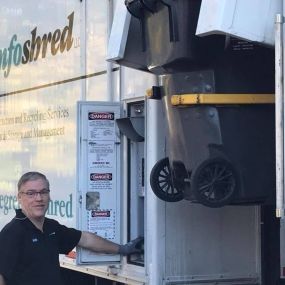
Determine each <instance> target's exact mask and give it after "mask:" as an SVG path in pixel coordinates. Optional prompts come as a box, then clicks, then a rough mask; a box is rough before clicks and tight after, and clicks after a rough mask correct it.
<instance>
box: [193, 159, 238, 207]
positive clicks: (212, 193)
mask: <svg viewBox="0 0 285 285" xmlns="http://www.w3.org/2000/svg"><path fill="white" fill-rule="evenodd" d="M237 184H238V177H237V174H236V171H235V169H234V168H233V166H232V164H231V163H230V162H229V161H228V160H226V159H224V158H212V159H207V160H205V161H204V162H202V163H201V164H200V165H199V166H198V167H197V169H196V170H194V171H193V173H192V179H191V190H192V191H193V193H194V196H195V198H196V200H197V202H199V203H201V204H203V205H205V206H208V207H212V208H217V207H222V206H225V205H227V204H229V203H230V202H231V201H232V199H233V197H234V196H235V194H236V191H237Z"/></svg>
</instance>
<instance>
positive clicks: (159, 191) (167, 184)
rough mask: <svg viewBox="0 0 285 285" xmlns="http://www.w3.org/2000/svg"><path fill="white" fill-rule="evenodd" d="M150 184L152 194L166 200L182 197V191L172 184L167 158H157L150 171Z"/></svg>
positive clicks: (176, 200) (180, 198) (175, 199)
mask: <svg viewBox="0 0 285 285" xmlns="http://www.w3.org/2000/svg"><path fill="white" fill-rule="evenodd" d="M150 186H151V188H152V191H153V192H154V194H155V195H156V196H157V197H158V198H160V199H161V200H163V201H166V202H178V201H181V200H182V199H183V198H184V194H183V191H182V190H181V189H179V188H177V187H175V186H174V185H173V181H172V175H171V172H170V165H169V160H168V158H167V157H166V158H163V159H161V160H159V161H158V162H157V163H156V164H155V165H154V166H153V168H152V170H151V173H150Z"/></svg>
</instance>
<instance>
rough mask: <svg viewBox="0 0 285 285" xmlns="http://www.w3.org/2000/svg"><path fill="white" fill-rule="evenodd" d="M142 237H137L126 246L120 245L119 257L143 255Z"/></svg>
mask: <svg viewBox="0 0 285 285" xmlns="http://www.w3.org/2000/svg"><path fill="white" fill-rule="evenodd" d="M143 241H144V238H143V237H138V238H136V239H134V240H132V241H130V242H128V243H126V244H123V245H120V247H119V254H121V255H130V254H134V253H143V247H142V245H143Z"/></svg>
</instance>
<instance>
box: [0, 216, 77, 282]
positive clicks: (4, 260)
mask: <svg viewBox="0 0 285 285" xmlns="http://www.w3.org/2000/svg"><path fill="white" fill-rule="evenodd" d="M80 237H81V231H78V230H76V229H73V228H68V227H66V226H63V225H61V224H59V223H58V222H57V221H55V220H52V219H48V218H45V221H44V226H43V232H41V231H40V230H39V229H37V228H36V227H35V226H34V225H33V223H32V222H31V221H30V220H29V219H28V218H27V217H26V216H25V215H24V214H23V213H22V211H21V210H16V216H15V218H14V219H13V220H12V221H11V222H10V223H8V224H7V225H6V226H5V227H4V228H3V229H2V231H1V232H0V273H1V274H2V275H3V276H4V278H5V280H6V283H7V285H62V283H61V277H60V265H59V260H58V258H59V254H60V253H62V254H67V253H68V252H69V251H71V250H72V249H73V248H74V247H75V246H76V245H77V244H78V242H79V240H80Z"/></svg>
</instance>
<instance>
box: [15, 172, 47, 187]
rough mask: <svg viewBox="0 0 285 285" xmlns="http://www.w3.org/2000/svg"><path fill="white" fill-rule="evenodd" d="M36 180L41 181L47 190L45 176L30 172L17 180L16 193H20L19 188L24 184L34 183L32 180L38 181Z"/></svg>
mask: <svg viewBox="0 0 285 285" xmlns="http://www.w3.org/2000/svg"><path fill="white" fill-rule="evenodd" d="M38 179H42V180H43V181H44V182H45V183H46V187H47V189H48V190H49V181H48V179H47V178H46V176H45V175H44V174H42V173H40V172H36V171H31V172H27V173H25V174H23V175H22V177H21V178H20V179H19V181H18V191H20V188H21V186H22V185H23V184H25V183H26V182H28V181H34V180H38Z"/></svg>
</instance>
